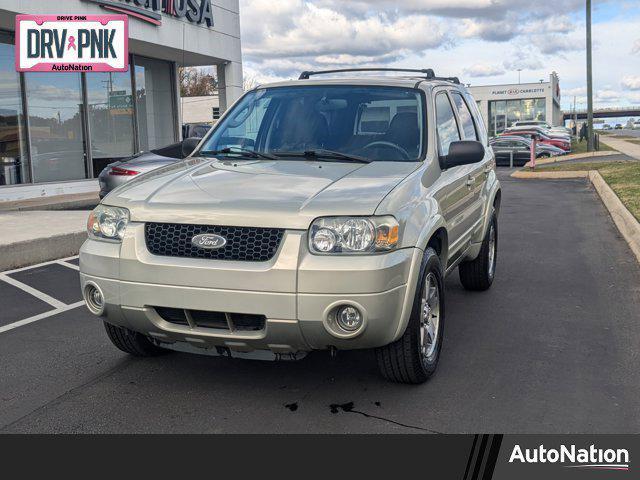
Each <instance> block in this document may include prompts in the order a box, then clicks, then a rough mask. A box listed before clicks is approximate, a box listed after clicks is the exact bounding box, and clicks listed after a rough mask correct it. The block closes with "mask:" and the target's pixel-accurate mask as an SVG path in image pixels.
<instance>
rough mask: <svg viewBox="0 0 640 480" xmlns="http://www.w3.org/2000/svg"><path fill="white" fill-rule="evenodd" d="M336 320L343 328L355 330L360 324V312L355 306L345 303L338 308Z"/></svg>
mask: <svg viewBox="0 0 640 480" xmlns="http://www.w3.org/2000/svg"><path fill="white" fill-rule="evenodd" d="M336 321H337V322H338V325H339V326H340V328H342V329H343V330H345V331H347V332H355V331H356V330H358V329H359V328H360V327H361V326H362V314H361V313H360V310H358V309H357V308H356V307H352V306H351V305H347V306H344V307H340V308H339V309H338V312H337V314H336Z"/></svg>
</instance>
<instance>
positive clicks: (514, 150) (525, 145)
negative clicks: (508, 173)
mask: <svg viewBox="0 0 640 480" xmlns="http://www.w3.org/2000/svg"><path fill="white" fill-rule="evenodd" d="M489 145H490V146H491V148H492V149H493V153H494V154H495V156H496V165H504V166H508V165H510V164H511V156H512V155H513V165H514V166H516V167H522V166H523V165H525V164H526V163H527V162H529V161H530V160H531V140H529V139H527V138H523V137H517V136H501V137H497V138H493V139H491V140H490V141H489ZM564 154H565V152H564V150H562V149H560V148H557V147H554V146H553V145H547V144H544V143H538V144H537V146H536V158H548V157H553V156H556V155H564Z"/></svg>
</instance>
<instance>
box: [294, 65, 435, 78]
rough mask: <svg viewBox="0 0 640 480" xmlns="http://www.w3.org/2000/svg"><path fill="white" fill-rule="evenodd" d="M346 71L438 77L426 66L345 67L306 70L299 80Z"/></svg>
mask: <svg viewBox="0 0 640 480" xmlns="http://www.w3.org/2000/svg"><path fill="white" fill-rule="evenodd" d="M344 72H412V73H422V74H423V75H425V78H427V80H432V79H435V78H436V74H435V73H434V72H433V69H431V68H426V69H424V70H415V69H410V68H343V69H338V70H319V71H317V72H311V71H306V72H302V73H301V74H300V78H298V80H309V77H311V76H312V75H327V74H330V73H344Z"/></svg>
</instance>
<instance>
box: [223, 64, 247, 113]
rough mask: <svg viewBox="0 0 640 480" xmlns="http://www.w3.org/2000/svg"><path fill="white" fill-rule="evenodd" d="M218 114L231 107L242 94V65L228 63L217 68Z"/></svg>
mask: <svg viewBox="0 0 640 480" xmlns="http://www.w3.org/2000/svg"><path fill="white" fill-rule="evenodd" d="M217 71H218V94H219V95H220V113H223V112H224V111H225V110H227V108H229V107H230V106H231V105H233V102H235V101H236V100H237V99H238V98H240V96H241V95H242V93H243V88H242V82H243V77H242V63H240V62H228V63H223V64H221V65H218V66H217Z"/></svg>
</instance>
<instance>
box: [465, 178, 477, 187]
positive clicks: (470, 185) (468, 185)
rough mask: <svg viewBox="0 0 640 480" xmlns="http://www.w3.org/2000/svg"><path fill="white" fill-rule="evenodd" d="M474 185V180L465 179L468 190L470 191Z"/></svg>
mask: <svg viewBox="0 0 640 480" xmlns="http://www.w3.org/2000/svg"><path fill="white" fill-rule="evenodd" d="M474 183H476V180H475V178H472V177H468V178H467V187H469V189H471V187H473V184H474Z"/></svg>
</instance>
